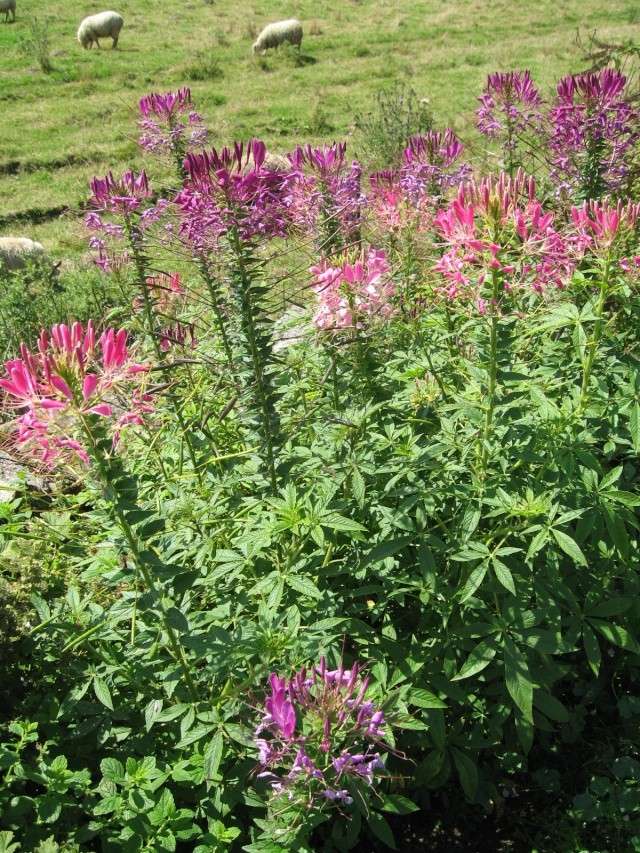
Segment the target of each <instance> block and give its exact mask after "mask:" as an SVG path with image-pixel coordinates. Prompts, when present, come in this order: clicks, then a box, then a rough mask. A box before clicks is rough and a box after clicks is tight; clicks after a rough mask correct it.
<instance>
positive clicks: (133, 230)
mask: <svg viewBox="0 0 640 853" xmlns="http://www.w3.org/2000/svg"><path fill="white" fill-rule="evenodd" d="M124 221H125V231H126V234H127V239H128V241H129V246H130V248H131V254H132V255H133V263H134V266H135V269H136V275H137V279H138V288H139V290H140V293H141V294H142V301H143V305H144V315H145V320H146V324H147V332H148V334H149V336H150V337H151V342H152V344H153V349H154V352H155V354H156V359H157V361H158V365H159V366H160V367H161V368H164V367H165V366H166V360H165V354H164V353H163V351H162V348H161V347H160V341H159V340H158V336H157V335H156V324H155V318H154V314H153V302H152V301H151V297H150V296H149V288H148V287H147V270H146V266H145V259H144V255H143V254H142V252H141V249H140V232H139V229H138V228H137V227H136V226H135V225H134V224H133V223H132V222H131V219H130V217H128V216H126V217H125V220H124ZM167 397H168V398H169V400H170V402H171V405H172V407H173V410H174V412H175V415H176V419H177V421H178V424H179V426H180V430H181V433H182V437H183V439H184V441H185V442H186V445H187V451H188V453H189V458H190V459H191V464H192V466H193V470H194V471H195V474H196V477H197V478H198V483H199V484H200V485H202V475H201V474H200V471H199V470H198V461H197V459H196V453H195V450H194V447H193V443H192V441H191V436H190V435H189V431H188V429H187V425H186V423H185V420H184V416H183V414H182V409H181V407H180V404H179V403H178V400H177V399H176V397H175V395H174V394H173V393H172V392H171V391H169V392H168V394H167Z"/></svg>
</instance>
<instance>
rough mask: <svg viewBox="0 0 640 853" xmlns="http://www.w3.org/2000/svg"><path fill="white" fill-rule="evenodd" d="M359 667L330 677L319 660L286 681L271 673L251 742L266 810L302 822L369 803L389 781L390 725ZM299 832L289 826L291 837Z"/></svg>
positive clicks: (337, 671) (343, 669) (330, 671)
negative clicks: (297, 817)
mask: <svg viewBox="0 0 640 853" xmlns="http://www.w3.org/2000/svg"><path fill="white" fill-rule="evenodd" d="M370 687H371V685H370V680H369V677H368V676H367V675H366V671H365V668H364V667H363V666H362V664H360V663H358V662H355V663H354V664H352V666H351V667H350V668H346V667H344V666H343V665H342V664H340V666H339V667H338V668H337V669H329V668H328V666H327V663H326V661H325V659H324V658H321V659H320V662H319V664H317V665H315V666H313V667H311V668H310V669H306V668H303V669H301V670H300V671H299V672H296V673H295V675H293V677H292V678H290V679H286V678H282V677H280V676H278V675H276V674H275V673H272V674H271V676H270V677H269V684H268V690H269V693H268V695H267V697H266V699H265V702H264V709H263V712H262V716H261V719H260V721H259V723H258V726H257V727H256V730H255V734H254V742H255V745H256V748H257V752H258V762H259V772H258V778H259V779H261V780H263V781H264V782H266V783H267V785H268V786H269V788H270V790H271V797H270V810H271V811H272V813H276V814H277V813H278V812H281V813H283V814H285V815H287V814H289V815H290V816H291V813H292V812H293V813H294V814H295V812H296V811H297V812H298V813H299V814H300V818H301V819H307V820H308V816H309V815H310V814H313V813H316V814H318V813H319V814H324V813H326V812H328V811H330V810H334V811H335V810H338V811H341V812H344V811H348V810H349V808H350V807H351V806H352V804H353V803H354V800H356V799H357V800H358V802H359V803H362V802H364V803H368V802H371V800H372V798H374V797H375V796H376V787H377V786H378V785H379V784H380V782H381V781H382V780H383V779H384V778H385V777H386V776H387V771H386V768H385V754H386V753H387V752H388V751H389V749H390V746H389V741H388V740H386V738H390V736H391V723H390V721H389V720H388V719H386V717H385V713H384V711H383V709H382V708H381V707H380V706H379V705H378V704H377V703H376V701H375V700H374V699H372V698H371V696H370V693H371V690H370ZM298 828H299V827H298V826H297V824H296V821H295V818H293V825H292V826H290V827H289V832H291V833H292V834H293V833H295V832H296V830H297V829H298Z"/></svg>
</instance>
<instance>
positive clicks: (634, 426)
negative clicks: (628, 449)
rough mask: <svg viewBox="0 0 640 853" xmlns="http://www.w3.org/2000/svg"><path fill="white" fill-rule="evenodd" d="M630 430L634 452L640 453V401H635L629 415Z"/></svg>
mask: <svg viewBox="0 0 640 853" xmlns="http://www.w3.org/2000/svg"><path fill="white" fill-rule="evenodd" d="M629 432H630V433H631V444H632V447H633V450H634V453H637V454H640V403H634V404H633V406H632V407H631V415H630V416H629Z"/></svg>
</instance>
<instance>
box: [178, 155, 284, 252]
mask: <svg viewBox="0 0 640 853" xmlns="http://www.w3.org/2000/svg"><path fill="white" fill-rule="evenodd" d="M266 154H267V149H266V146H265V144H264V142H261V141H260V140H258V139H252V140H251V141H250V142H249V143H248V144H247V146H246V147H245V146H244V145H243V143H240V142H239V143H236V144H235V145H234V147H233V148H223V149H221V150H220V151H217V150H216V149H215V148H212V149H211V150H210V151H204V152H202V153H200V154H193V153H191V154H188V155H187V157H186V159H185V163H184V165H185V170H186V173H187V179H186V180H185V183H184V186H183V188H182V190H181V191H180V192H179V193H178V195H177V196H176V198H175V204H176V207H177V211H178V215H179V219H180V226H179V233H180V236H181V238H182V239H183V240H184V241H185V242H186V243H187V244H188V245H189V246H190V247H192V248H193V249H194V250H195V251H197V252H198V253H203V252H204V253H206V252H208V251H211V250H215V249H217V248H218V246H219V241H220V237H221V236H223V235H226V234H229V233H230V232H231V234H232V235H234V234H235V235H236V236H237V238H239V239H241V240H244V241H251V240H254V239H255V238H257V237H264V238H271V237H283V236H285V234H286V232H287V226H288V222H289V219H288V215H287V206H286V202H285V196H286V188H287V185H288V184H287V181H288V174H287V173H285V172H282V171H278V170H276V169H272V168H266V166H265V159H266Z"/></svg>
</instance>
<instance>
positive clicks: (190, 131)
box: [138, 88, 208, 155]
mask: <svg viewBox="0 0 640 853" xmlns="http://www.w3.org/2000/svg"><path fill="white" fill-rule="evenodd" d="M140 114H141V118H140V121H139V122H138V124H139V127H140V130H141V134H140V138H139V140H138V141H139V143H140V146H141V147H142V148H144V149H145V150H146V151H150V152H154V153H157V152H163V151H166V152H169V153H171V154H173V155H184V154H185V153H186V152H187V150H189V149H192V148H202V147H203V146H204V145H206V144H207V138H208V132H207V129H206V127H205V126H204V124H203V122H202V117H201V116H200V115H199V113H197V112H196V111H195V110H194V109H193V104H192V101H191V90H190V89H187V88H184V89H178V91H177V92H165V93H163V94H160V93H155V92H153V93H151V94H150V95H145V96H144V98H141V99H140Z"/></svg>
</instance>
